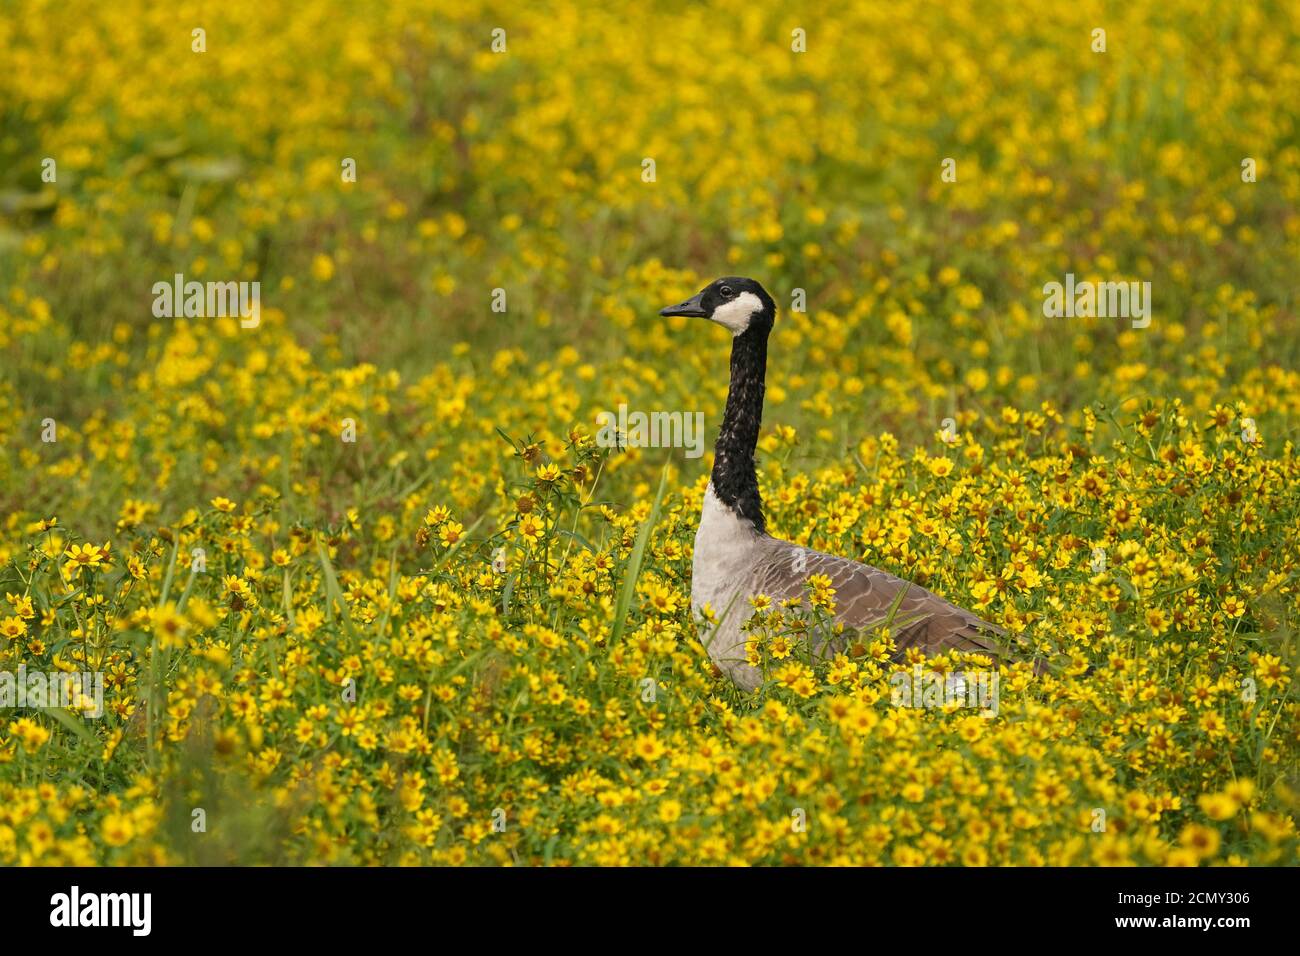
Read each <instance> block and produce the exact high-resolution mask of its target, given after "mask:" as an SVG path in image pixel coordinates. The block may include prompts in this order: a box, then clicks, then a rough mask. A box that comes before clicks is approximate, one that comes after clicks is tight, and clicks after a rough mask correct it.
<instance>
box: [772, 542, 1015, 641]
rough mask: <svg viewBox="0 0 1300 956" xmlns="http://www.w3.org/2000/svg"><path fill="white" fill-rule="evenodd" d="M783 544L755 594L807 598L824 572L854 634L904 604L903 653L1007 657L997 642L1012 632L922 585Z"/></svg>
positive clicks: (899, 617)
mask: <svg viewBox="0 0 1300 956" xmlns="http://www.w3.org/2000/svg"><path fill="white" fill-rule="evenodd" d="M780 544H781V547H780V548H779V549H774V553H773V554H772V555H771V556H770V557H769V558H768V559H767V560H766V561H764V562H763V563H762V564H761V565H760V566H759V567H758V568H757V569H756V571H757V573H756V574H755V577H754V582H753V584H754V588H753V589H754V591H755V592H757V593H760V594H767V595H770V596H771V597H772V598H774V599H776V600H785V599H787V598H791V597H795V596H796V595H801V594H803V591H804V587H803V582H804V581H805V580H806V579H807V578H808V577H809V576H810V575H813V574H824V575H826V576H827V577H828V578H830V580H831V586H832V587H834V588H835V605H836V613H835V620H836V621H837V622H839V623H842V624H844V625H845V626H846V627H848V628H851V629H853V630H861V629H864V628H869V627H872V626H875V625H878V624H883V623H884V622H885V621H886V620H888V619H889V615H890V611H891V609H892V608H893V607H894V603H895V602H896V601H897V602H898V607H897V610H895V611H894V617H893V625H892V628H891V630H892V631H893V633H894V642H895V644H896V645H897V647H898V652H899V654H902V653H903V652H905V651H907V650H908V649H909V648H912V647H916V648H919V649H920V650H921V652H922V653H924V654H926V655H936V654H943V653H945V652H947V651H949V650H958V651H967V652H970V653H976V654H988V655H990V656H992V657H995V658H1003V657H1006V656H1007V653H1008V652H1007V650H1006V648H1005V647H1003V646H1002V645H1001V644H999V643H998V641H997V638H998V637H999V636H1001V635H1005V633H1006V632H1005V631H1004V630H1003V629H1002V628H1000V627H996V626H994V625H992V624H990V623H988V622H987V621H985V620H982V619H981V618H979V617H977V616H976V615H974V614H972V613H971V612H970V611H967V610H965V609H963V608H960V607H958V606H957V605H955V604H952V603H950V602H948V601H945V600H944V599H943V598H941V597H939V595H937V594H934V593H933V592H931V591H927V590H926V589H925V588H923V587H921V586H920V585H917V584H912V583H910V582H908V581H904V580H903V579H902V578H899V577H895V576H894V575H892V574H890V573H888V572H887V571H881V570H880V569H879V568H873V567H870V566H869V565H865V564H859V563H858V562H856V561H850V560H848V559H847V558H838V557H835V556H834V555H830V554H822V553H821V552H819V551H811V550H808V549H806V548H799V547H797V546H795V545H791V544H787V543H786V542H780ZM900 593H901V594H902V598H901V600H900V598H899V595H900ZM831 650H832V651H834V650H839V648H833V649H831Z"/></svg>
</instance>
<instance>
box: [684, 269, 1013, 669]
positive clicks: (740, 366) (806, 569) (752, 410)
mask: <svg viewBox="0 0 1300 956" xmlns="http://www.w3.org/2000/svg"><path fill="white" fill-rule="evenodd" d="M659 314H660V315H662V316H674V315H682V316H693V317H696V318H701V319H710V320H711V321H714V322H717V323H718V324H720V325H723V326H725V327H726V328H728V329H730V330H731V336H732V338H731V384H730V387H729V388H728V390H727V407H726V411H725V412H724V413H723V417H722V429H721V431H720V432H719V433H718V440H717V443H716V445H715V446H714V462H713V472H712V474H711V475H710V481H709V486H708V489H707V490H706V491H705V493H704V506H703V510H702V511H701V514H700V526H699V530H698V531H697V532H696V535H695V559H694V564H693V566H692V569H691V612H692V614H694V615H696V616H697V617H698V615H699V613H700V610H701V608H702V607H703V606H704V605H706V604H707V605H709V606H710V607H711V608H712V609H713V611H714V613H715V614H716V615H717V617H718V624H717V626H716V627H715V629H714V630H713V633H712V634H711V635H708V636H707V638H706V639H707V642H708V651H709V656H710V657H711V658H712V659H713V662H714V664H716V665H717V666H718V668H719V669H720V670H721V671H722V672H723V673H725V674H726V675H727V676H728V677H730V678H731V680H732V681H734V682H735V683H736V685H737V686H739V687H741V688H742V689H744V690H747V691H749V690H753V689H754V688H756V687H758V685H759V684H760V683H762V675H761V674H760V673H759V671H758V668H756V667H754V666H753V665H751V664H750V663H748V661H747V660H746V656H745V642H746V635H745V632H744V631H743V625H744V623H745V621H746V620H747V619H748V618H749V617H750V615H751V614H752V613H753V608H752V605H751V604H750V598H751V597H752V596H754V595H757V594H765V595H767V596H769V597H770V598H771V599H772V600H773V601H783V600H786V599H788V598H793V597H798V596H801V595H803V593H804V586H805V582H806V581H807V579H808V577H809V576H810V575H814V574H818V575H825V576H827V577H828V578H830V580H831V585H832V587H834V588H835V602H836V613H835V620H836V622H837V623H840V624H843V625H845V628H844V629H845V632H846V637H844V638H837V639H835V640H833V641H832V640H821V641H820V642H819V643H818V645H817V646H815V647H814V648H813V651H814V654H816V655H817V656H819V657H826V656H830V655H832V654H834V653H837V652H839V651H841V650H843V646H844V644H845V643H846V642H847V638H848V637H851V636H852V632H854V631H856V630H857V629H862V628H869V627H871V626H873V625H877V624H881V623H884V622H885V621H886V620H889V619H891V615H892V621H893V625H892V627H891V630H892V632H893V637H894V641H895V645H896V648H897V653H898V655H900V656H901V655H902V654H903V653H905V652H906V651H907V650H908V649H909V648H914V647H915V648H919V649H920V650H921V651H922V652H923V653H925V654H927V655H932V654H942V653H944V652H946V651H948V650H951V649H956V650H959V651H970V652H975V653H981V654H987V655H990V656H991V657H993V658H995V659H997V658H1001V657H1003V656H1005V654H1006V651H1005V649H1003V648H1002V647H1000V646H999V645H998V644H997V643H995V640H994V639H995V637H996V636H998V635H1002V634H1004V633H1005V632H1004V631H1003V630H1002V629H1001V628H998V627H995V626H993V625H992V624H989V623H988V622H987V621H983V620H981V619H980V618H978V617H976V616H975V615H974V614H972V613H971V612H969V611H966V610H963V609H962V608H959V607H957V606H956V605H954V604H950V603H949V602H947V601H945V600H944V599H943V598H941V597H939V596H938V595H936V594H932V593H931V592H929V591H927V590H926V589H925V588H923V587H920V586H918V585H915V584H911V583H909V582H907V581H904V580H903V579H901V578H897V577H895V576H894V575H892V574H889V573H887V572H885V571H881V570H879V569H878V568H873V567H869V566H868V565H865V564H859V563H858V562H856V561H850V560H848V559H847V558H837V557H835V556H834V555H830V554H823V553H821V552H818V551H812V550H810V549H808V548H801V547H799V546H798V545H794V544H791V543H790V542H788V541H781V540H780V539H778V538H773V537H771V536H770V535H768V533H767V529H766V525H765V523H764V520H763V502H762V499H761V498H760V496H759V493H758V479H757V477H756V475H755V473H754V448H755V446H756V444H757V443H758V429H759V424H760V422H761V421H762V418H763V392H764V389H765V385H764V378H765V376H766V373H767V337H768V334H769V333H770V332H771V331H772V324H773V322H774V321H775V320H776V303H775V302H773V301H772V297H771V296H770V295H768V294H767V290H765V289H764V288H763V287H762V286H761V285H759V284H758V283H757V282H755V281H754V280H753V279H745V278H739V277H734V276H727V277H724V278H721V279H718V280H716V281H714V282H713V283H711V284H710V285H709V286H707V287H706V288H705V289H704V290H703V291H701V292H700V293H699V294H698V295H695V296H693V297H692V298H690V299H687V300H686V301H685V302H683V303H681V304H680V305H673V306H669V307H668V308H665V309H661V310H660V312H659Z"/></svg>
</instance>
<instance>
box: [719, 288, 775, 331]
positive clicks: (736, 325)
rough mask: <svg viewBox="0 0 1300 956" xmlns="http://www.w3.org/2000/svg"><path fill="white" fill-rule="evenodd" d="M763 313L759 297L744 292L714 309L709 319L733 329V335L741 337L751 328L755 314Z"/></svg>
mask: <svg viewBox="0 0 1300 956" xmlns="http://www.w3.org/2000/svg"><path fill="white" fill-rule="evenodd" d="M762 311H763V303H762V301H761V300H760V299H759V298H758V296H756V295H754V293H752V292H742V293H740V295H738V296H736V297H735V298H734V299H732V300H731V301H730V302H727V303H724V304H723V305H720V306H718V307H717V308H716V309H714V310H713V315H711V316H709V318H710V319H712V320H713V321H714V322H717V323H718V324H719V325H725V326H726V327H727V328H729V329H731V334H732V335H739V334H740V333H741V332H743V331H745V329H747V328H749V320H750V319H751V318H753V317H754V313H755V312H762Z"/></svg>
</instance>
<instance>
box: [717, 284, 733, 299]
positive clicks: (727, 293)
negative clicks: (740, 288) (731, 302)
mask: <svg viewBox="0 0 1300 956" xmlns="http://www.w3.org/2000/svg"><path fill="white" fill-rule="evenodd" d="M718 291H719V292H721V293H722V294H723V295H725V296H726V297H727V298H731V286H729V285H724V286H723V287H722V288H721V289H719V290H718Z"/></svg>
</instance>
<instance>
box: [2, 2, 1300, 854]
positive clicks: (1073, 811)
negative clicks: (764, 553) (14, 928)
mask: <svg viewBox="0 0 1300 956" xmlns="http://www.w3.org/2000/svg"><path fill="white" fill-rule="evenodd" d="M532 6H534V5H523V4H515V3H499V2H479V0H460V2H457V3H455V4H435V3H433V2H425V0H413V2H401V3H393V4H337V3H327V2H320V0H305V2H296V3H287V2H284V0H258V2H249V0H230V2H226V3H221V4H216V3H207V2H203V3H200V2H178V3H174V4H153V3H148V2H145V0H120V2H115V3H111V4H91V3H79V2H78V3H62V2H44V0H15V2H13V3H9V4H6V5H5V12H4V14H3V17H2V18H0V61H2V62H3V63H4V64H5V67H4V69H3V70H0V356H3V375H2V376H0V442H2V443H3V446H4V456H3V458H2V459H0V469H2V471H0V477H2V481H0V522H2V524H0V592H3V594H4V598H5V603H4V604H3V605H2V606H0V679H2V675H3V674H10V675H17V674H19V673H24V674H32V673H36V674H46V675H49V674H56V673H59V672H68V673H74V672H75V673H80V672H88V673H99V674H101V675H102V682H103V683H102V687H103V692H102V714H100V715H99V716H97V717H96V716H93V707H92V704H93V701H92V700H90V699H89V695H87V698H85V699H81V700H77V701H73V702H72V706H71V707H57V706H32V705H31V702H30V701H28V706H26V707H18V706H14V705H13V704H12V703H11V704H10V706H8V707H6V708H5V709H3V710H0V864H4V865H12V864H19V865H46V864H188V863H289V864H308V863H336V864H453V865H454V864H497V863H500V864H531V865H581V864H600V865H607V864H669V863H705V864H845V863H847V864H886V865H943V864H966V865H986V864H989V865H992V864H1006V863H1010V864H1023V865H1040V864H1051V865H1093V864H1098V865H1117V864H1185V865H1198V864H1202V865H1220V864H1243V865H1244V864H1274V865H1277V864H1282V865H1294V864H1296V863H1297V853H1298V850H1300V839H1298V838H1297V833H1296V815H1297V812H1298V811H1300V804H1298V802H1300V768H1298V757H1300V739H1298V735H1300V708H1298V707H1297V700H1296V696H1295V684H1294V683H1293V674H1294V668H1295V665H1296V653H1297V650H1296V632H1297V628H1300V582H1298V581H1297V575H1298V574H1300V458H1298V457H1297V450H1296V447H1295V444H1294V440H1295V436H1296V431H1297V429H1298V428H1300V374H1298V372H1297V369H1298V368H1300V365H1298V363H1297V359H1298V358H1300V335H1298V334H1297V316H1296V310H1297V299H1296V289H1297V282H1296V279H1297V275H1298V274H1300V270H1298V269H1297V264H1298V263H1300V211H1298V210H1300V205H1298V203H1300V4H1297V3H1296V2H1295V0H1279V2H1261V3H1246V4H1220V5H1215V6H1214V7H1213V9H1212V11H1211V12H1207V10H1206V8H1205V7H1204V5H1203V4H1201V3H1199V2H1191V0H1130V2H1125V3H1118V2H1099V0H1080V2H1077V3H1072V4H1068V5H1056V6H1053V5H1047V6H1044V5H1042V4H1037V3H1032V2H1029V0H1014V2H994V0H971V2H960V3H953V4H943V5H941V4H933V3H929V2H925V0H891V2H883V0H855V2H844V3H835V4H828V5H825V6H826V7H827V9H824V10H823V9H819V8H818V6H815V7H813V8H809V9H808V10H807V11H806V12H792V11H789V10H787V8H786V5H785V4H781V3H777V2H759V3H755V2H754V0H717V2H711V3H709V4H705V5H696V4H685V3H681V4H679V3H669V4H642V3H634V2H624V0H610V2H604V3H599V4H596V3H583V2H578V0H557V2H555V3H550V4H544V5H535V6H536V9H532V8H531V7H532ZM1099 29H1100V30H1103V31H1104V33H1103V34H1101V35H1100V36H1101V43H1100V46H1101V47H1102V49H1099V48H1098V47H1099V43H1098V36H1099V35H1098V33H1097V32H1096V31H1098V30H1099ZM647 160H649V161H650V162H649V163H647ZM728 273H737V274H742V275H752V276H754V277H756V278H758V279H759V280H760V281H762V282H763V283H764V284H765V285H766V286H767V288H768V289H770V290H771V291H772V293H773V295H774V297H775V298H776V299H777V301H778V303H779V304H780V306H781V312H780V314H779V316H778V319H777V323H776V328H775V331H774V333H773V336H772V344H771V358H770V373H769V387H768V396H767V409H766V415H765V424H764V431H763V437H762V439H761V442H760V483H761V485H762V489H763V494H764V499H765V501H766V504H767V508H768V511H769V519H768V522H769V528H770V530H771V531H772V532H773V533H775V534H777V535H779V536H782V537H785V538H787V539H790V540H793V541H797V542H800V543H803V544H807V545H809V546H812V547H816V548H819V549H822V550H826V551H830V552H833V553H836V554H842V555H846V556H849V557H852V558H854V559H857V560H862V561H866V562H869V563H872V564H874V565H876V566H879V567H883V568H885V569H887V570H890V571H892V572H894V573H897V574H899V575H901V576H903V577H906V578H909V579H911V580H914V581H917V582H918V583H921V584H924V585H925V586H927V587H929V588H931V589H932V590H935V591H937V592H939V593H941V594H943V595H944V596H946V597H948V598H949V599H951V600H953V601H955V602H957V603H960V604H964V605H966V606H968V607H970V608H972V609H973V610H975V611H977V612H978V613H980V614H981V615H982V616H984V617H985V618H987V619H989V620H994V621H996V622H998V623H1000V624H1001V625H1003V626H1004V627H1006V628H1008V629H1009V630H1010V631H1012V632H1013V633H1015V634H1017V635H1019V636H1020V637H1021V638H1022V639H1023V640H1024V641H1026V642H1028V643H1029V644H1032V645H1033V646H1034V647H1036V648H1038V649H1039V651H1040V652H1042V654H1044V655H1045V656H1046V657H1047V658H1048V659H1049V660H1050V661H1051V668H1050V672H1049V673H1047V674H1044V675H1041V676H1035V675H1034V674H1033V672H1032V671H1031V670H1030V668H1029V667H1028V666H1027V665H1026V664H1023V663H1022V664H1016V665H1014V666H1011V667H1009V668H1007V669H1005V670H1004V671H1003V674H1002V684H1001V687H1002V692H1001V706H1000V711H999V714H998V716H997V717H996V718H993V719H988V718H985V717H981V716H979V715H978V714H973V713H971V712H969V711H962V710H954V709H952V708H949V709H946V710H944V709H938V710H936V709H930V710H922V709H907V708H899V707H895V706H891V701H890V693H889V675H890V674H891V673H892V672H894V671H895V670H897V669H900V668H902V669H906V668H908V667H909V666H910V663H911V662H909V661H901V662H895V661H892V660H891V657H890V642H889V635H888V633H887V632H883V631H882V632H878V633H874V634H872V635H867V636H865V637H864V638H863V640H862V641H860V642H859V643H857V644H856V645H854V646H853V647H852V648H851V650H850V652H849V653H847V654H845V655H843V656H841V657H839V658H836V659H835V660H833V661H830V662H818V663H816V664H810V663H808V662H805V661H803V660H801V659H800V658H799V656H798V655H797V654H793V653H791V652H790V651H789V648H788V646H787V642H785V641H784V640H782V639H780V638H779V635H778V636H777V637H773V638H772V639H771V641H770V643H769V644H768V645H767V646H765V647H764V648H762V653H764V654H765V655H767V657H768V659H769V660H770V661H771V664H772V666H771V668H770V669H769V674H770V676H771V679H770V680H769V681H768V682H767V683H766V684H765V685H764V686H763V687H762V688H761V689H760V690H758V691H757V692H755V693H754V694H752V695H746V694H742V693H740V692H739V691H737V690H736V689H735V688H734V687H732V686H731V685H730V684H728V683H727V682H726V681H725V680H723V679H721V678H719V677H718V676H717V675H716V674H715V673H714V672H713V670H712V667H711V665H710V662H709V660H708V657H707V655H706V654H705V652H704V649H703V647H702V645H701V644H700V642H699V640H698V639H697V637H696V626H695V624H694V623H693V622H692V620H691V614H690V610H689V606H688V605H689V592H690V569H691V554H692V543H693V537H694V530H695V523H696V520H697V519H698V514H699V507H700V502H701V498H702V495H703V490H704V484H705V482H706V480H707V473H708V465H709V462H710V457H709V456H708V455H707V454H706V455H705V457H704V458H702V459H689V458H686V457H685V456H684V455H683V454H682V453H681V451H680V450H676V451H674V450H663V449H654V448H640V449H628V450H623V451H620V450H610V449H606V448H602V447H599V446H598V444H597V442H596V441H595V433H596V429H595V426H594V422H595V420H596V416H597V414H598V413H599V412H601V411H602V410H606V409H616V408H618V406H619V405H620V404H622V403H625V404H627V405H628V406H629V407H631V408H638V409H686V410H691V411H695V410H699V411H702V412H704V413H705V420H706V421H707V422H708V423H709V426H708V427H709V429H710V433H709V436H708V440H709V442H711V439H712V429H713V428H714V427H716V423H717V421H718V420H719V418H720V415H721V409H722V403H723V399H724V397H725V394H726V385H727V382H726V372H727V359H726V353H727V348H728V339H727V335H726V333H725V332H724V331H722V330H719V329H717V328H714V327H712V326H708V325H707V323H690V322H688V321H687V320H684V319H679V318H675V319H660V318H658V317H657V315H656V310H657V309H658V308H659V307H660V306H662V305H665V304H668V303H670V302H677V301H680V300H681V299H682V298H683V297H685V296H687V295H689V294H691V293H692V292H694V291H695V290H696V289H698V288H699V287H700V286H701V285H702V284H704V283H705V282H707V281H708V280H710V279H712V278H713V277H715V276H717V275H723V274H728ZM1067 273H1068V274H1072V275H1075V276H1077V277H1078V278H1079V279H1080V280H1084V279H1085V278H1089V279H1093V280H1097V281H1101V280H1110V279H1115V280H1121V279H1122V280H1126V281H1127V280H1132V281H1142V282H1145V281H1149V282H1150V283H1151V290H1152V292H1151V303H1152V311H1151V321H1150V323H1149V325H1147V326H1145V327H1135V326H1136V323H1130V322H1129V321H1126V320H1114V319H1099V318H1064V317H1061V318H1047V317H1045V316H1044V312H1043V308H1042V306H1043V293H1042V288H1043V286H1044V284H1045V283H1048V282H1052V281H1063V278H1064V276H1065V275H1066V274H1067ZM177 274H182V275H183V276H184V277H185V279H186V280H187V281H188V280H194V281H199V282H208V281H216V282H249V283H251V282H253V281H257V282H259V283H260V290H261V292H260V296H261V299H260V302H261V304H260V317H259V321H258V322H257V323H256V324H255V325H252V326H251V327H250V324H249V323H247V322H241V321H240V318H239V317H238V316H228V317H201V316H196V315H190V316H188V317H187V316H185V315H184V314H183V310H182V309H179V308H178V309H177V310H176V312H177V314H178V317H175V318H172V317H166V315H163V316H160V315H159V314H158V312H157V310H156V308H155V293H154V292H153V291H152V290H153V288H154V286H155V284H156V283H164V284H167V283H171V282H172V280H173V276H175V275H177ZM796 289H801V290H804V293H805V294H806V298H807V307H806V310H805V311H795V310H793V309H791V308H790V305H791V302H792V296H793V295H794V294H795V290H796ZM498 304H504V310H501V309H496V310H494V306H495V305H498ZM946 419H948V420H950V421H947V422H945V420H946ZM639 545H640V546H639ZM833 599H834V598H833V595H821V596H820V600H823V601H826V600H829V601H833ZM933 666H935V667H937V668H939V669H943V668H951V667H956V666H958V662H956V661H940V662H936V663H935V664H934V665H933ZM0 691H3V684H0ZM792 821H797V822H798V825H795V824H794V823H792Z"/></svg>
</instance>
